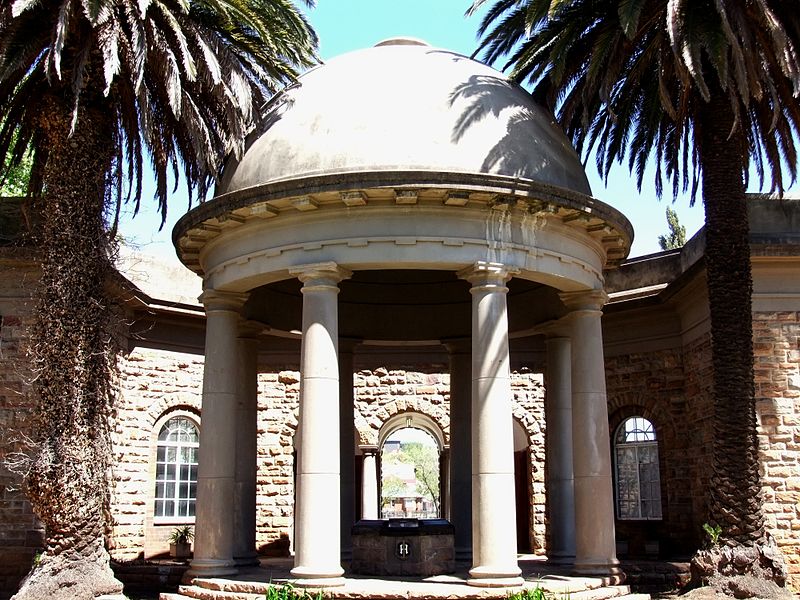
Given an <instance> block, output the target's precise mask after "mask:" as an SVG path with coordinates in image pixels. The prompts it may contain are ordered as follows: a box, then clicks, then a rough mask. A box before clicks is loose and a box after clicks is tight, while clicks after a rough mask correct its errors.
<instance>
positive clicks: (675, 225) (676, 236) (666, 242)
mask: <svg viewBox="0 0 800 600" xmlns="http://www.w3.org/2000/svg"><path fill="white" fill-rule="evenodd" d="M667 226H668V227H669V234H667V235H660V236H658V245H659V246H661V249H662V250H675V249H677V248H682V247H683V245H684V244H685V243H686V227H684V226H683V225H681V224H680V223H679V222H678V213H677V212H675V211H674V210H672V209H671V208H670V207H669V206H668V207H667Z"/></svg>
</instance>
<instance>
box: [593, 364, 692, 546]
mask: <svg viewBox="0 0 800 600" xmlns="http://www.w3.org/2000/svg"><path fill="white" fill-rule="evenodd" d="M606 385H607V392H608V413H609V430H610V433H611V437H612V440H613V438H614V435H615V432H616V429H617V427H619V425H620V424H621V423H622V422H623V421H625V420H626V419H628V418H629V417H633V416H641V417H644V418H646V419H648V420H649V421H650V422H651V423H652V424H653V427H654V428H655V431H656V439H657V441H658V451H659V463H660V472H661V506H662V516H663V518H662V520H660V521H625V520H619V519H617V521H616V529H617V539H618V540H621V541H623V542H624V545H622V546H621V548H627V550H623V551H622V552H621V554H623V555H625V554H630V556H633V557H640V558H641V557H644V556H645V555H646V554H650V555H652V554H653V550H652V546H651V548H650V551H649V552H648V551H647V550H648V548H647V546H646V544H648V543H652V542H655V541H657V542H659V548H658V552H657V554H660V555H662V556H675V555H681V554H688V553H690V552H691V551H692V550H693V548H694V545H693V543H694V539H693V537H692V536H691V531H692V530H693V529H695V528H699V525H697V524H696V523H695V522H694V519H693V512H692V497H691V489H692V485H691V478H690V474H689V471H688V469H687V465H686V458H687V454H688V453H687V445H688V440H687V428H686V424H685V422H684V418H685V414H686V409H687V406H686V405H687V400H686V395H685V393H684V388H685V385H686V373H685V371H684V361H683V357H682V353H681V350H680V348H674V349H668V350H658V351H652V352H639V353H630V354H622V355H617V356H611V357H608V358H606ZM612 461H613V443H612Z"/></svg>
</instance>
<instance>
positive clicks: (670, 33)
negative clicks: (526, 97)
mask: <svg viewBox="0 0 800 600" xmlns="http://www.w3.org/2000/svg"><path fill="white" fill-rule="evenodd" d="M489 3H490V0H473V4H472V7H471V8H470V12H472V13H474V12H475V11H476V10H477V9H478V8H479V7H481V6H482V5H485V4H489ZM478 35H479V36H480V38H481V41H480V43H479V47H478V50H477V51H476V54H478V53H481V55H482V57H483V59H484V60H485V61H486V62H487V63H489V64H492V63H498V62H499V63H501V66H502V67H503V68H504V69H509V70H510V71H511V76H512V77H513V78H514V79H516V80H517V81H519V82H528V83H530V84H531V85H532V86H534V96H535V97H536V98H537V100H539V101H540V102H543V103H544V104H546V105H547V107H548V108H550V109H551V110H552V111H553V112H554V113H555V114H556V117H557V118H558V121H559V123H560V124H561V125H562V127H563V128H564V129H565V130H566V132H567V134H568V135H569V136H570V137H571V138H572V140H573V143H574V144H575V146H576V147H577V149H578V150H579V152H581V153H582V154H583V155H584V156H586V157H588V156H589V155H590V154H591V152H592V150H595V152H596V160H597V168H598V171H599V172H600V173H601V174H603V175H604V176H606V177H607V176H608V173H609V170H610V169H611V167H612V165H614V164H615V163H617V162H620V163H621V162H623V161H626V159H627V161H626V162H627V163H628V167H629V169H630V171H631V172H632V173H635V175H636V178H637V183H638V185H639V188H640V189H641V185H642V178H643V176H644V173H645V167H646V165H647V162H648V160H649V159H651V158H655V168H656V170H655V176H656V177H655V187H656V192H657V193H658V195H659V196H660V195H661V193H662V187H663V183H664V180H665V179H666V180H667V181H668V182H671V183H672V188H673V189H672V191H673V195H677V194H678V193H679V191H680V190H681V189H683V190H684V191H686V190H688V189H690V188H691V191H692V198H694V197H695V193H696V192H697V190H698V186H699V182H700V175H701V173H700V170H701V168H702V165H701V161H700V150H699V147H698V143H697V141H698V139H697V138H698V137H699V135H700V133H701V132H702V121H703V119H704V117H703V111H704V110H705V109H706V107H707V105H708V102H709V99H710V98H711V96H712V95H713V94H720V95H721V96H722V97H723V98H724V100H725V102H726V104H728V105H729V106H727V108H728V110H729V111H731V112H732V115H733V120H734V123H735V127H734V130H735V132H736V133H738V134H740V135H741V136H742V137H743V138H744V143H743V144H742V145H741V149H742V153H743V157H744V162H743V165H742V170H741V173H740V174H739V173H737V174H735V175H740V176H741V177H743V178H745V179H747V177H748V175H749V172H750V161H752V164H753V166H754V170H755V172H756V173H757V175H758V177H759V181H760V182H761V183H762V184H763V182H764V180H765V175H769V176H770V179H771V183H772V185H771V189H772V191H782V190H783V189H784V187H785V185H784V181H783V167H785V168H786V170H787V171H788V173H789V175H790V176H791V179H792V180H794V179H795V176H796V174H797V164H798V153H797V142H796V140H797V139H799V137H800V136H798V128H799V127H800V105H798V102H797V99H796V94H797V90H798V89H800V14H799V13H798V11H797V10H795V7H793V6H792V3H787V2H775V1H769V2H744V1H733V2H724V3H722V2H716V3H715V2H696V3H695V2H692V3H690V2H667V1H666V0H660V1H656V2H653V1H651V0H624V1H620V2H597V1H595V0H573V1H569V2H567V1H564V0H561V1H558V0H524V1H516V0H493V1H491V6H490V8H489V10H488V11H487V12H486V15H485V17H484V19H483V21H482V22H481V25H480V28H479V30H478ZM730 133H734V131H731V132H730Z"/></svg>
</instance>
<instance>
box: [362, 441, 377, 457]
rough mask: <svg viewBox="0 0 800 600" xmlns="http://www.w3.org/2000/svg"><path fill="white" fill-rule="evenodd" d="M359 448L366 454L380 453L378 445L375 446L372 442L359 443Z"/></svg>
mask: <svg viewBox="0 0 800 600" xmlns="http://www.w3.org/2000/svg"><path fill="white" fill-rule="evenodd" d="M358 449H359V450H361V454H363V455H364V456H370V455H377V454H378V447H377V446H373V445H371V444H359V446H358Z"/></svg>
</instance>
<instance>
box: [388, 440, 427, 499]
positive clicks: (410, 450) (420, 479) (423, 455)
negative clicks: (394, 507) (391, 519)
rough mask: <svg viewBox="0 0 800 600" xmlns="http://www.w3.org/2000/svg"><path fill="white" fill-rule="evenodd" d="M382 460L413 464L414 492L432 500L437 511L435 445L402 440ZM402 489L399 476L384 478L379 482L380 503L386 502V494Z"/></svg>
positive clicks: (398, 491) (395, 492) (389, 462)
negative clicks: (415, 487) (398, 445)
mask: <svg viewBox="0 0 800 600" xmlns="http://www.w3.org/2000/svg"><path fill="white" fill-rule="evenodd" d="M383 460H384V461H385V462H387V464H392V463H405V464H410V465H414V475H415V476H416V479H417V489H416V492H417V493H418V494H419V495H420V496H422V497H424V498H427V499H428V500H430V501H431V502H433V504H434V506H435V507H436V512H437V513H438V512H439V453H438V451H437V450H436V448H435V447H433V446H430V445H427V444H422V443H420V442H404V443H403V444H401V446H400V450H399V451H398V452H395V453H390V454H386V455H384V459H383ZM395 480H396V481H395ZM387 486H388V487H387ZM404 489H405V486H404V485H403V482H402V481H400V479H399V478H397V477H392V476H389V477H386V478H384V480H383V481H382V484H381V496H382V504H383V505H385V504H386V502H387V501H388V496H390V495H391V494H397V493H400V492H402V491H403V490H404Z"/></svg>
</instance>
